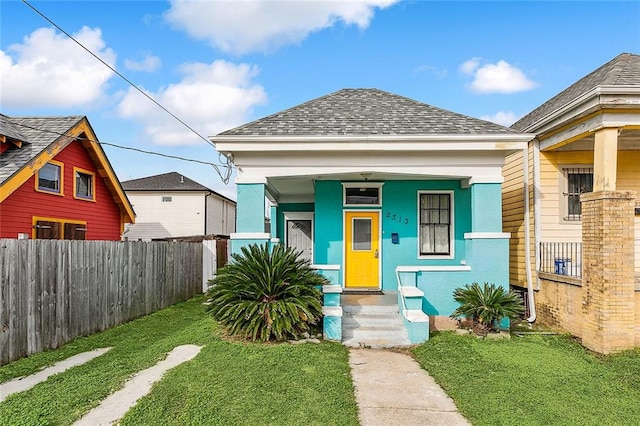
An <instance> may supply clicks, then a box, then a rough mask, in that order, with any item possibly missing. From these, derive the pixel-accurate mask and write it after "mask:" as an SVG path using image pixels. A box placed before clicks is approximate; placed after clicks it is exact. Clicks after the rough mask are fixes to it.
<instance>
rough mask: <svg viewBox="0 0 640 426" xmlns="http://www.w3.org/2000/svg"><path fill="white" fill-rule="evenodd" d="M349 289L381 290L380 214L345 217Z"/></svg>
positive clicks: (346, 284)
mask: <svg viewBox="0 0 640 426" xmlns="http://www.w3.org/2000/svg"><path fill="white" fill-rule="evenodd" d="M345 229H346V233H345V240H346V241H345V287H349V288H379V287H380V275H379V274H380V212H346V214H345Z"/></svg>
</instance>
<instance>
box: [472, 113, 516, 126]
mask: <svg viewBox="0 0 640 426" xmlns="http://www.w3.org/2000/svg"><path fill="white" fill-rule="evenodd" d="M480 118H481V119H483V120H487V121H491V122H492V123H496V124H500V125H502V126H507V127H509V126H511V125H512V124H513V123H515V122H516V121H517V120H518V119H519V118H520V116H518V115H516V114H515V113H514V112H512V111H498V112H496V113H495V114H493V115H481V116H480Z"/></svg>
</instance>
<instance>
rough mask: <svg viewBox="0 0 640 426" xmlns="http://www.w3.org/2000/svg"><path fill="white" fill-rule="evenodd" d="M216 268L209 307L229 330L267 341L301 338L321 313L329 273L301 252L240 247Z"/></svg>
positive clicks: (318, 320) (262, 247)
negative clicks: (325, 274) (316, 268)
mask: <svg viewBox="0 0 640 426" xmlns="http://www.w3.org/2000/svg"><path fill="white" fill-rule="evenodd" d="M241 250H242V253H241V254H237V253H234V254H232V255H231V258H232V260H231V262H230V263H229V264H228V265H227V266H225V267H223V268H221V269H220V270H219V271H218V274H217V276H216V278H214V279H213V280H212V284H213V287H211V289H209V291H208V292H207V296H208V299H209V300H208V301H209V305H208V307H207V310H208V311H209V312H211V314H212V315H213V317H214V318H215V319H216V320H217V321H219V322H220V323H222V324H223V325H224V326H226V327H227V328H228V331H229V333H230V334H231V335H234V336H241V337H244V338H247V339H251V340H254V341H255V340H260V341H268V340H271V339H275V340H285V339H291V338H293V339H297V338H300V337H301V335H302V334H303V333H308V332H309V331H311V330H312V328H313V326H314V325H315V324H318V323H319V322H320V320H321V318H322V304H321V301H320V300H321V295H322V294H321V292H320V290H318V288H317V287H319V286H322V285H325V284H328V283H329V282H328V281H327V279H326V278H324V277H323V276H322V275H320V274H318V273H317V272H316V271H314V270H313V269H311V267H310V264H309V261H308V260H306V259H303V258H301V257H299V255H300V253H299V252H297V251H295V250H293V249H290V248H285V247H284V246H282V245H276V246H275V247H273V249H272V250H271V251H270V250H269V247H268V246H267V245H266V244H265V245H257V244H253V245H250V246H246V247H242V249H241Z"/></svg>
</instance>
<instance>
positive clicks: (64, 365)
mask: <svg viewBox="0 0 640 426" xmlns="http://www.w3.org/2000/svg"><path fill="white" fill-rule="evenodd" d="M110 349H111V348H100V349H94V350H92V351H89V352H82V353H80V354H77V355H74V356H72V357H69V358H67V359H65V360H64V361H60V362H56V363H55V364H53V365H52V366H51V367H47V368H45V369H44V370H42V371H39V372H37V373H34V374H31V375H30V376H25V377H18V378H17V379H13V380H10V381H8V382H5V383H2V384H0V402H2V401H4V400H5V399H6V398H7V397H8V396H9V395H11V394H14V393H16V392H23V391H26V390H28V389H31V388H32V387H34V386H35V385H37V384H38V383H41V382H44V381H45V380H47V379H48V378H49V377H50V376H53V375H54V374H58V373H62V372H63V371H65V370H68V369H69V368H71V367H76V366H78V365H82V364H84V363H86V362H89V361H91V360H92V359H94V358H97V357H99V356H100V355H102V354H104V353H106V352H107V351H109V350H110Z"/></svg>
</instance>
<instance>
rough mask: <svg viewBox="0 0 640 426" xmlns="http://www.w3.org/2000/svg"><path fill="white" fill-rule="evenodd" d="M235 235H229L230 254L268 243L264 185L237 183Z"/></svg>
mask: <svg viewBox="0 0 640 426" xmlns="http://www.w3.org/2000/svg"><path fill="white" fill-rule="evenodd" d="M237 187H238V189H237V193H238V201H237V205H236V233H234V234H231V252H232V253H238V252H240V249H241V248H242V247H243V246H246V245H249V244H264V243H265V242H268V241H269V234H268V233H267V232H265V223H264V220H265V183H238V184H237Z"/></svg>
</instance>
